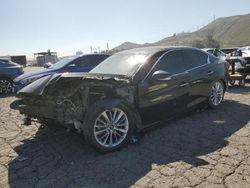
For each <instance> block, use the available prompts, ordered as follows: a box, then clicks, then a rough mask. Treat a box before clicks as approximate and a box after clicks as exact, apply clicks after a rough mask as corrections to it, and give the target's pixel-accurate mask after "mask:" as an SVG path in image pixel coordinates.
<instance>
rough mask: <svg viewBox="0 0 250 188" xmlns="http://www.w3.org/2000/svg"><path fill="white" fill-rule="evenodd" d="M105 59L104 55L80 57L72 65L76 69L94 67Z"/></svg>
mask: <svg viewBox="0 0 250 188" xmlns="http://www.w3.org/2000/svg"><path fill="white" fill-rule="evenodd" d="M106 58H107V56H105V55H94V56H82V57H80V58H77V59H76V60H75V61H74V62H73V63H74V64H75V65H76V66H77V67H95V66H97V65H98V64H99V63H101V62H102V61H103V60H104V59H106Z"/></svg>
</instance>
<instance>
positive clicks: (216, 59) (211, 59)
mask: <svg viewBox="0 0 250 188" xmlns="http://www.w3.org/2000/svg"><path fill="white" fill-rule="evenodd" d="M218 60H219V59H218V58H217V57H215V56H213V55H209V62H210V63H216V62H218Z"/></svg>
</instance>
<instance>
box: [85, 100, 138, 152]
mask: <svg viewBox="0 0 250 188" xmlns="http://www.w3.org/2000/svg"><path fill="white" fill-rule="evenodd" d="M111 104H113V105H111ZM84 125H85V127H84V135H85V137H86V139H87V140H88V142H89V143H90V144H91V145H92V146H93V147H94V148H96V149H97V150H98V151H100V152H102V153H107V152H112V151H116V150H119V149H120V148H122V147H124V146H126V145H127V144H128V143H129V141H130V139H131V135H132V133H133V129H134V121H133V116H132V113H131V110H129V108H128V106H127V105H125V104H124V103H122V102H118V103H117V101H116V102H115V100H112V99H109V100H103V101H99V102H97V103H96V104H95V105H93V106H92V107H90V109H89V110H88V112H87V113H86V115H85V123H84Z"/></svg>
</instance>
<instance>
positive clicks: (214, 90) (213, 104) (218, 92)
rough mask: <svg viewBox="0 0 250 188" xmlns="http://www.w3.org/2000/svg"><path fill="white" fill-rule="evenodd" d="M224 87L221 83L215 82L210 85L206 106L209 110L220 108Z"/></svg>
mask: <svg viewBox="0 0 250 188" xmlns="http://www.w3.org/2000/svg"><path fill="white" fill-rule="evenodd" d="M224 93H225V87H224V84H223V83H222V81H220V80H217V81H215V82H213V83H212V85H211V89H210V95H209V98H208V102H209V103H208V105H209V107H210V108H212V109H215V108H217V107H219V106H220V104H221V103H222V101H223V99H224Z"/></svg>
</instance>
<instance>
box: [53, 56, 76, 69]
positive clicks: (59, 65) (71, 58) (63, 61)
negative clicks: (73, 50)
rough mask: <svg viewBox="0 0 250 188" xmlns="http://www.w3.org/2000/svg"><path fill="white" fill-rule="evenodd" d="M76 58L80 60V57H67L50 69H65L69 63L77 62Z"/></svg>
mask: <svg viewBox="0 0 250 188" xmlns="http://www.w3.org/2000/svg"><path fill="white" fill-rule="evenodd" d="M76 58H78V56H71V57H65V58H63V59H61V60H60V61H58V62H56V63H55V64H53V65H52V66H50V67H49V68H50V69H60V68H62V67H64V66H65V65H67V64H68V63H70V62H71V61H73V60H75V59H76Z"/></svg>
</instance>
